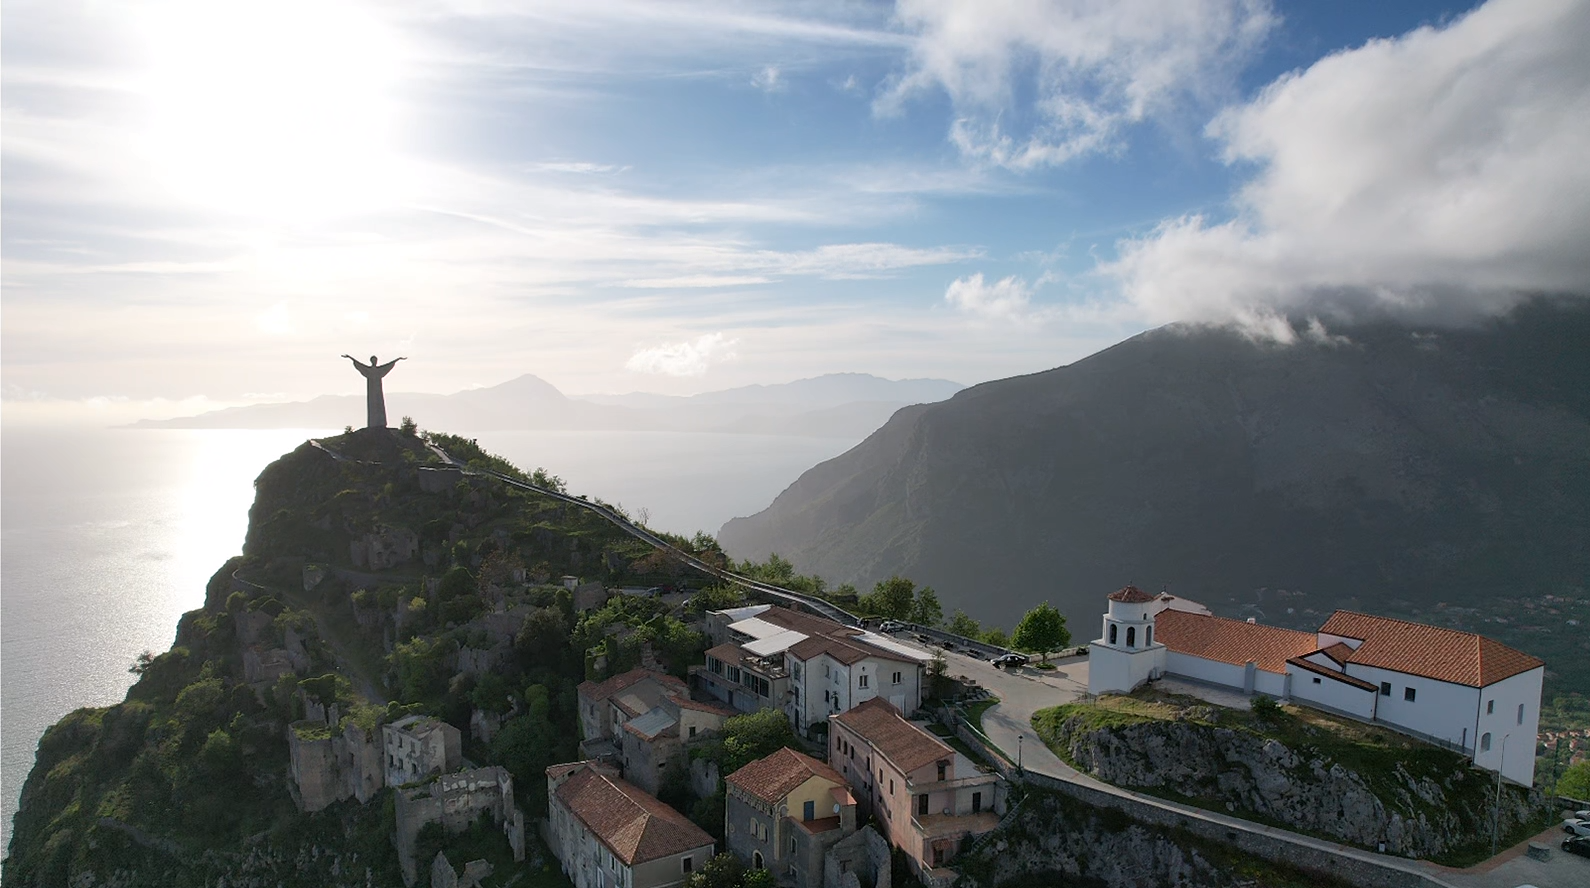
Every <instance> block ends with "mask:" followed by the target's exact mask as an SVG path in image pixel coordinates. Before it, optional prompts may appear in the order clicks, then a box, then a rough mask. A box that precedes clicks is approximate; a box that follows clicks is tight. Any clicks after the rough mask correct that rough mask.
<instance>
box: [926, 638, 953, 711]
mask: <svg viewBox="0 0 1590 888" xmlns="http://www.w3.org/2000/svg"><path fill="white" fill-rule="evenodd" d="M949 672H950V663H949V661H948V660H946V659H944V651H942V650H939V649H936V648H935V649H934V651H933V659H931V660H929V661H928V670H927V673H928V693H929V694H931V695H932V696H933V699H935V700H942V699H944V697H945V695H946V694H948V693H949V690H950V675H949Z"/></svg>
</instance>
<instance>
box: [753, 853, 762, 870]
mask: <svg viewBox="0 0 1590 888" xmlns="http://www.w3.org/2000/svg"><path fill="white" fill-rule="evenodd" d="M761 868H762V852H760V851H752V852H751V869H761Z"/></svg>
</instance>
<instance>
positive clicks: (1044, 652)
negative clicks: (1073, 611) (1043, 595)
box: [1010, 601, 1071, 663]
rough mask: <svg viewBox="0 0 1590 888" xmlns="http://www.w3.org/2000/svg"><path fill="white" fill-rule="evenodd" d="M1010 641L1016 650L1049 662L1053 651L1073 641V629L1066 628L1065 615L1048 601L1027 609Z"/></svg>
mask: <svg viewBox="0 0 1590 888" xmlns="http://www.w3.org/2000/svg"><path fill="white" fill-rule="evenodd" d="M1010 643H1011V646H1012V647H1014V648H1015V649H1016V650H1018V651H1026V652H1027V653H1030V654H1037V655H1038V657H1039V659H1041V660H1042V661H1043V662H1045V663H1047V662H1049V653H1050V652H1051V651H1057V650H1059V649H1061V648H1063V647H1065V646H1066V645H1068V644H1070V643H1071V630H1069V629H1067V628H1066V618H1065V615H1064V614H1062V613H1060V612H1059V611H1057V610H1055V609H1054V607H1053V606H1052V605H1050V604H1049V603H1048V602H1047V601H1046V602H1044V603H1043V604H1040V605H1038V606H1037V607H1035V608H1033V609H1032V610H1030V611H1027V614H1026V616H1023V617H1022V618H1021V622H1020V623H1017V624H1016V631H1015V633H1013V634H1012V635H1011V637H1010Z"/></svg>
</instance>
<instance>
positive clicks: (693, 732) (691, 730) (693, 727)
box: [690, 725, 696, 737]
mask: <svg viewBox="0 0 1590 888" xmlns="http://www.w3.org/2000/svg"><path fill="white" fill-rule="evenodd" d="M690 736H692V737H694V736H696V726H695V725H691V726H690Z"/></svg>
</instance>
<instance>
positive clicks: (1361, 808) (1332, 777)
mask: <svg viewBox="0 0 1590 888" xmlns="http://www.w3.org/2000/svg"><path fill="white" fill-rule="evenodd" d="M1058 736H1059V738H1060V741H1061V743H1062V744H1063V745H1064V748H1065V750H1066V753H1067V757H1068V758H1070V760H1071V761H1072V762H1073V763H1074V764H1075V765H1076V766H1077V768H1079V769H1080V770H1083V771H1086V772H1089V773H1091V774H1093V775H1094V776H1096V777H1098V778H1099V779H1101V780H1104V781H1106V782H1109V783H1113V784H1115V785H1117V786H1124V787H1130V788H1134V789H1143V790H1148V791H1150V792H1161V793H1165V794H1169V795H1172V796H1180V797H1184V798H1188V799H1192V800H1195V801H1196V802H1197V803H1199V804H1202V805H1204V806H1205V807H1209V808H1213V809H1216V810H1225V811H1228V812H1232V813H1236V814H1238V815H1241V816H1246V817H1250V818H1252V819H1256V820H1259V821H1267V822H1272V823H1279V824H1281V825H1284V826H1286V827H1288V828H1290V829H1293V830H1295V831H1298V832H1303V833H1309V834H1313V835H1318V836H1324V837H1329V838H1331V839H1335V840H1337V841H1340V842H1343V843H1346V844H1350V845H1355V846H1358V847H1361V848H1375V847H1377V846H1378V845H1379V843H1381V842H1385V843H1386V848H1387V850H1388V851H1391V852H1393V853H1398V854H1405V855H1409V856H1413V857H1420V858H1439V857H1442V856H1444V855H1448V854H1451V853H1453V852H1455V851H1459V850H1461V849H1464V848H1468V847H1473V846H1475V845H1476V844H1483V843H1486V842H1488V841H1489V840H1490V835H1491V827H1492V816H1493V813H1494V810H1495V809H1494V808H1493V804H1494V795H1493V794H1492V792H1491V789H1492V783H1491V777H1490V775H1489V774H1488V773H1486V772H1481V771H1478V770H1476V769H1474V768H1473V767H1471V766H1469V765H1468V764H1467V763H1466V761H1465V760H1464V759H1463V758H1462V757H1461V756H1458V755H1456V754H1454V753H1449V752H1446V751H1444V750H1439V749H1434V748H1427V749H1414V750H1409V751H1408V754H1407V755H1406V756H1405V757H1404V758H1403V759H1402V760H1400V761H1397V762H1396V763H1395V764H1394V765H1393V766H1392V767H1391V768H1390V769H1389V770H1388V769H1382V768H1379V767H1378V766H1377V767H1376V768H1374V769H1373V770H1372V771H1371V770H1369V769H1366V770H1365V771H1364V772H1360V771H1358V770H1355V769H1354V768H1352V767H1349V766H1348V765H1347V764H1346V763H1344V762H1342V761H1339V760H1336V759H1335V758H1334V757H1333V756H1331V755H1329V754H1327V753H1323V752H1321V751H1320V750H1319V749H1317V748H1311V747H1307V746H1303V745H1301V744H1299V745H1298V746H1296V747H1293V746H1289V745H1287V744H1286V743H1283V742H1281V741H1280V740H1277V739H1275V738H1273V737H1263V736H1260V735H1257V734H1255V733H1252V732H1250V731H1247V730H1244V729H1240V728H1228V727H1219V726H1214V725H1209V724H1202V723H1198V722H1194V721H1158V720H1152V721H1143V722H1139V723H1135V724H1128V725H1123V726H1115V727H1105V728H1098V727H1093V728H1089V727H1086V725H1085V722H1084V720H1083V719H1082V718H1081V717H1073V718H1071V719H1068V720H1066V721H1064V722H1061V723H1060V727H1059V731H1058ZM1543 806H1544V800H1543V799H1542V798H1541V797H1540V795H1539V794H1538V793H1534V792H1526V791H1524V790H1521V789H1516V788H1513V787H1507V788H1506V791H1504V792H1503V793H1502V799H1501V813H1500V816H1501V821H1500V825H1501V830H1502V833H1503V834H1507V833H1510V832H1511V831H1513V830H1515V829H1516V828H1518V826H1520V825H1521V824H1524V823H1528V822H1532V821H1536V820H1539V819H1540V817H1541V815H1542V812H1543V811H1544V807H1543Z"/></svg>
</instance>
